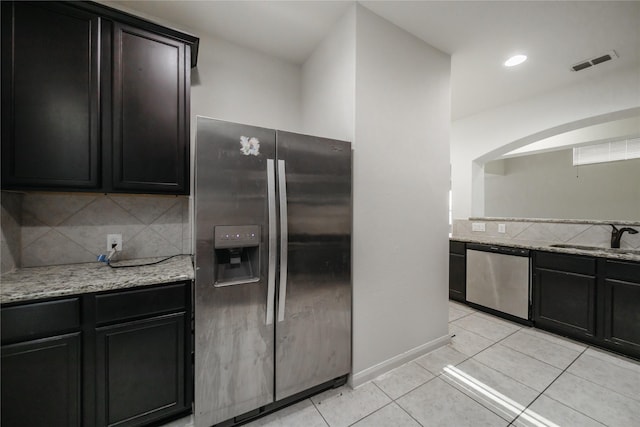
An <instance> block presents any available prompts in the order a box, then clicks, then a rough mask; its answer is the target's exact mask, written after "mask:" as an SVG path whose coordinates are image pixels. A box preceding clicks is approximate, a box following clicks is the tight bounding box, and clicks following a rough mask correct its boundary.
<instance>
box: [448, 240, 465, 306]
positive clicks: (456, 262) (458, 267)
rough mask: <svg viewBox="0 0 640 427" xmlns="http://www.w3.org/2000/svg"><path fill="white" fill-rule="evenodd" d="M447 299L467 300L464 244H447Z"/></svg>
mask: <svg viewBox="0 0 640 427" xmlns="http://www.w3.org/2000/svg"><path fill="white" fill-rule="evenodd" d="M449 298H450V299H452V300H455V301H461V302H465V301H466V300H467V258H466V245H465V243H464V242H455V241H450V242H449Z"/></svg>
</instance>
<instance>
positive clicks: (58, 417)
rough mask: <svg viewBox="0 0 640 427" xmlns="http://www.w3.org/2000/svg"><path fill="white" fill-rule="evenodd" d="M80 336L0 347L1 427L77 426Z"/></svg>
mask: <svg viewBox="0 0 640 427" xmlns="http://www.w3.org/2000/svg"><path fill="white" fill-rule="evenodd" d="M80 366H81V364H80V333H79V332H78V333H73V334H67V335H62V336H56V337H52V338H43V339H39V340H34V341H26V342H21V343H19V344H12V345H6V346H3V347H2V381H1V384H2V422H1V424H2V425H3V426H7V427H9V426H12V427H15V426H25V427H37V426H43V427H49V426H79V425H81V423H80V414H81V410H80V408H81V406H80V401H81V397H80Z"/></svg>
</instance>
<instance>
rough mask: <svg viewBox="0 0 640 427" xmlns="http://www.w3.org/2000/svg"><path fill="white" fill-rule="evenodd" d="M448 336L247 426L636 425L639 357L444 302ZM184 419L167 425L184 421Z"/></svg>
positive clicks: (186, 424)
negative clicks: (366, 377) (364, 378)
mask: <svg viewBox="0 0 640 427" xmlns="http://www.w3.org/2000/svg"><path fill="white" fill-rule="evenodd" d="M449 329H450V332H451V334H452V335H453V339H452V343H451V344H449V345H447V346H444V347H441V348H439V349H437V350H435V351H433V352H431V353H429V354H426V355H424V356H422V357H420V358H418V359H416V360H414V361H412V362H409V363H407V364H405V365H403V366H401V367H399V368H397V369H395V370H393V371H391V372H388V373H386V374H384V375H382V376H380V377H378V378H376V379H375V380H373V381H371V382H369V383H366V384H364V385H362V386H360V387H358V388H357V389H355V390H352V389H350V388H349V387H346V386H345V387H341V388H338V389H335V390H329V391H326V392H324V393H321V394H319V395H317V396H314V397H312V398H310V399H306V400H304V401H302V402H299V403H297V404H295V405H293V406H290V407H288V408H285V409H282V410H280V411H278V412H275V413H273V414H271V415H268V416H266V417H264V418H261V419H258V420H256V421H253V422H251V423H249V424H246V425H247V426H251V427H257V426H269V427H289V426H291V427H314V426H318V427H327V426H329V427H346V426H356V427H387V426H393V427H420V426H425V427H427V426H429V427H431V426H455V427H461V426H504V427H506V426H518V427H520V426H538V427H541V426H545V427H547V426H548V427H551V426H562V427H569V426H575V427H590V426H611V427H632V426H640V363H638V362H635V361H633V360H630V359H625V358H622V357H619V356H616V355H614V354H612V353H608V352H605V351H602V350H599V349H596V348H592V347H589V346H586V345H583V344H580V343H577V342H574V341H571V340H568V339H565V338H562V337H559V336H556V335H552V334H548V333H545V332H542V331H540V330H536V329H533V328H528V327H523V326H521V325H518V324H515V323H511V322H508V321H505V320H503V319H500V318H498V317H495V316H491V315H488V314H485V313H482V312H478V311H476V310H473V309H471V308H469V307H467V306H465V305H462V304H458V303H455V302H450V303H449ZM191 426H193V419H192V417H187V418H184V419H181V420H178V421H175V422H173V423H170V424H167V425H166V426H165V427H191Z"/></svg>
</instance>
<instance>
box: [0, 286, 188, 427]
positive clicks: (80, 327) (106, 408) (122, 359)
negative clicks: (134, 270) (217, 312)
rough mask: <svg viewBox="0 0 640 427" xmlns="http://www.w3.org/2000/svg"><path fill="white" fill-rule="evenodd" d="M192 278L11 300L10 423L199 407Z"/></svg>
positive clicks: (5, 336) (5, 315)
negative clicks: (194, 365) (194, 404)
mask: <svg viewBox="0 0 640 427" xmlns="http://www.w3.org/2000/svg"><path fill="white" fill-rule="evenodd" d="M191 292H192V290H191V282H176V283H170V284H163V285H159V286H145V287H139V288H131V289H124V290H117V291H111V292H103V293H99V294H84V295H79V296H73V297H69V298H64V299H57V300H45V301H38V302H27V303H24V304H10V305H3V307H2V310H1V315H2V322H1V323H0V326H1V327H2V349H1V354H2V366H1V369H2V377H1V378H0V382H1V384H2V396H1V397H2V402H1V403H2V406H1V407H0V411H1V413H2V415H1V421H2V424H1V425H2V427H15V426H25V427H34V426H47V427H51V426H64V427H68V426H71V427H73V426H80V425H85V426H140V425H147V424H150V423H154V422H161V421H162V420H163V419H165V418H167V417H172V416H179V415H180V414H183V413H184V414H186V413H188V412H189V411H190V410H191V402H192V399H193V373H192V366H191V361H192V357H191V347H192V345H191V339H192V335H191V311H192V310H191Z"/></svg>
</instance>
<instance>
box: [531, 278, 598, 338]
mask: <svg viewBox="0 0 640 427" xmlns="http://www.w3.org/2000/svg"><path fill="white" fill-rule="evenodd" d="M535 286H536V291H535V303H534V305H533V306H534V319H533V320H534V321H535V322H536V325H537V326H546V327H548V328H552V329H555V330H558V331H561V332H564V333H566V334H568V335H571V336H574V337H581V336H586V337H593V336H595V334H596V316H595V309H596V306H595V296H596V278H595V277H594V276H586V275H582V274H575V273H569V272H566V271H555V270H546V269H537V270H536V284H535Z"/></svg>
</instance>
